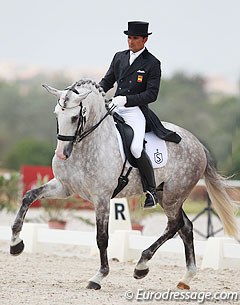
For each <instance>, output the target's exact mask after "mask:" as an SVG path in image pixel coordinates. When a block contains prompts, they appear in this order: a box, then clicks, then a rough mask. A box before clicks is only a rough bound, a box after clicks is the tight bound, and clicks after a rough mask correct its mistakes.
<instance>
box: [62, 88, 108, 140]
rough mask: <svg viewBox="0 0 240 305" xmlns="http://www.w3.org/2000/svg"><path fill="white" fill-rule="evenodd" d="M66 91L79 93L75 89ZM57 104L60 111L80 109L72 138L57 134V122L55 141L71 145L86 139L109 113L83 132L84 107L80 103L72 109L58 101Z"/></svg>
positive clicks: (84, 120)
mask: <svg viewBox="0 0 240 305" xmlns="http://www.w3.org/2000/svg"><path fill="white" fill-rule="evenodd" d="M68 90H71V91H73V92H74V93H76V94H79V92H78V91H77V90H76V89H75V88H68ZM58 104H59V106H60V107H61V108H62V110H65V109H72V108H75V107H80V110H79V115H78V124H77V128H76V131H75V134H74V136H64V135H61V134H59V127H58V121H57V139H58V140H60V141H66V142H73V144H76V143H79V142H81V141H82V140H83V139H84V138H85V137H87V136H88V135H89V134H90V133H91V132H93V131H94V130H95V129H96V128H97V127H98V126H99V125H100V124H101V123H102V121H103V120H105V118H106V117H107V116H108V115H109V114H110V112H109V111H107V113H106V114H105V115H104V117H103V118H102V119H101V120H100V121H99V122H98V123H97V124H95V125H93V126H92V127H91V128H89V129H88V130H85V131H83V129H84V125H85V124H86V107H85V106H83V104H82V101H81V102H80V104H79V105H77V106H74V107H66V106H62V105H61V104H60V103H59V101H58Z"/></svg>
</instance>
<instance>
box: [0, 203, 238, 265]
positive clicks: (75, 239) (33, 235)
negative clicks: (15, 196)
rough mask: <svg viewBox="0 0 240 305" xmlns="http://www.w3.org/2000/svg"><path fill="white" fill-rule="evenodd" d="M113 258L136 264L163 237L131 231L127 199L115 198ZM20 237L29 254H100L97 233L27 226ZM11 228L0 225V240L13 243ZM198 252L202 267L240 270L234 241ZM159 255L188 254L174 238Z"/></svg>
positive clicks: (201, 245)
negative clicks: (85, 250) (73, 249)
mask: <svg viewBox="0 0 240 305" xmlns="http://www.w3.org/2000/svg"><path fill="white" fill-rule="evenodd" d="M109 233H110V234H109V235H110V238H109V250H108V254H109V258H116V259H118V260H119V261H121V262H126V261H135V260H138V259H139V258H140V255H141V252H142V251H143V250H144V249H146V248H148V247H149V246H150V245H151V244H152V243H153V242H155V241H156V240H157V239H158V238H159V236H143V235H141V232H140V231H137V230H132V229H131V222H130V215H129V210H128V203H127V200H126V199H125V198H121V199H112V200H111V208H110V220H109ZM20 237H21V238H22V239H23V240H24V243H25V252H28V253H34V252H37V250H38V247H39V245H40V244H41V243H43V244H59V245H61V244H62V245H64V244H65V245H76V246H84V247H89V248H90V254H91V255H97V254H98V249H97V246H96V233H95V232H84V231H73V230H53V229H49V228H48V226H47V225H46V224H36V223H24V226H23V230H22V232H21V235H20ZM10 238H11V228H10V227H7V226H0V240H4V241H9V243H10ZM194 244H195V253H196V255H198V256H202V257H203V260H202V266H201V268H213V269H224V268H234V269H240V244H239V242H238V241H236V240H234V239H233V238H226V237H210V238H208V240H207V241H195V242H194ZM158 252H160V253H161V252H166V253H177V254H179V253H181V254H184V246H183V242H182V240H181V239H180V238H174V239H171V240H169V241H167V242H166V243H164V244H163V245H162V246H161V247H160V248H159V249H158Z"/></svg>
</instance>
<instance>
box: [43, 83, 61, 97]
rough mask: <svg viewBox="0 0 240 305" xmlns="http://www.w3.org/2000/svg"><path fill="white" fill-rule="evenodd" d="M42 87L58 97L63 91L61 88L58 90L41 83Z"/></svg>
mask: <svg viewBox="0 0 240 305" xmlns="http://www.w3.org/2000/svg"><path fill="white" fill-rule="evenodd" d="M42 86H43V88H45V89H46V90H47V91H48V92H49V93H51V94H53V95H55V96H56V97H58V98H60V96H61V95H62V93H63V91H62V90H58V89H55V88H53V87H50V86H48V85H42Z"/></svg>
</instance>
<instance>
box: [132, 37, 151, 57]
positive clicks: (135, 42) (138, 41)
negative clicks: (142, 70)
mask: <svg viewBox="0 0 240 305" xmlns="http://www.w3.org/2000/svg"><path fill="white" fill-rule="evenodd" d="M147 40H148V38H147V37H142V36H128V46H129V50H131V51H132V52H134V53H135V52H138V51H140V50H141V49H143V48H144V45H145V43H146V42H147Z"/></svg>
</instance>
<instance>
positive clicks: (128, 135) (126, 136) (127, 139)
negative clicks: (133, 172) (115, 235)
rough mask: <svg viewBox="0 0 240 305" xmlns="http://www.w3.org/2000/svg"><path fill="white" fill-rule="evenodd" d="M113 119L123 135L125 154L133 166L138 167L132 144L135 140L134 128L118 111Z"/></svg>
mask: <svg viewBox="0 0 240 305" xmlns="http://www.w3.org/2000/svg"><path fill="white" fill-rule="evenodd" d="M113 119H114V122H115V125H116V128H117V130H118V132H119V133H120V135H121V138H122V142H123V150H124V153H125V156H126V158H127V160H128V162H129V163H130V165H131V166H133V167H137V163H136V160H135V158H134V157H133V155H132V153H131V150H130V146H131V143H132V140H133V135H134V133H133V129H132V127H131V126H129V125H127V124H126V123H125V121H124V119H123V118H122V117H121V116H120V115H119V114H118V113H116V112H114V113H113Z"/></svg>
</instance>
